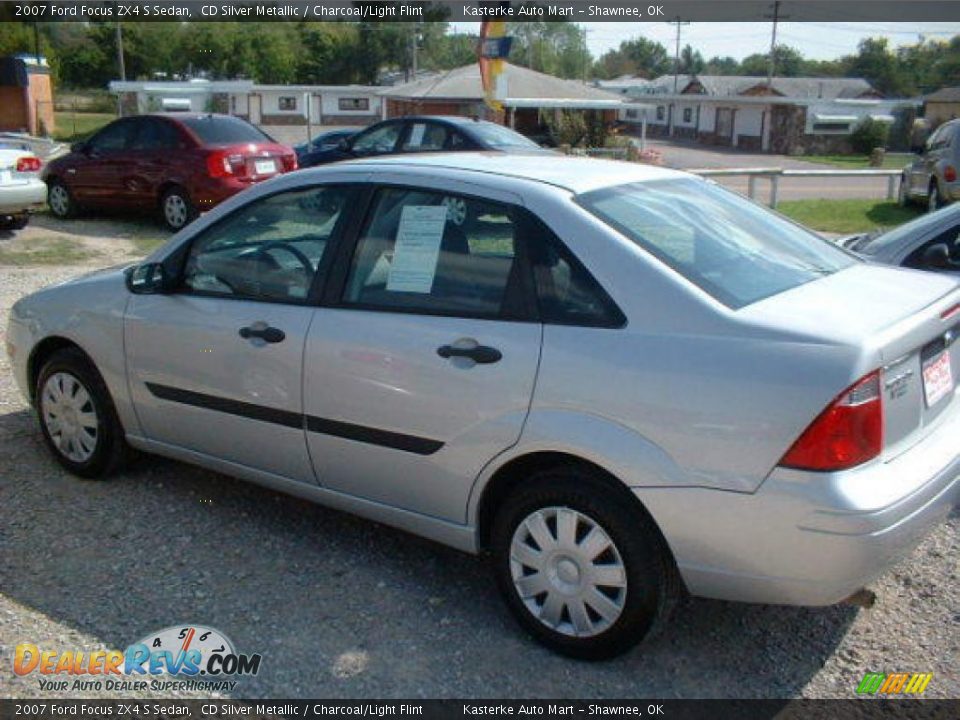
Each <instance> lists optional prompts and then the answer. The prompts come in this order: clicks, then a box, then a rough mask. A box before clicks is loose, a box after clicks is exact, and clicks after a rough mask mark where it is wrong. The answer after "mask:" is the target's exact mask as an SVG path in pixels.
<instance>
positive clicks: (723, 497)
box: [8, 154, 960, 658]
mask: <svg viewBox="0 0 960 720" xmlns="http://www.w3.org/2000/svg"><path fill="white" fill-rule="evenodd" d="M958 333H960V286H958V283H957V282H956V280H954V279H952V278H951V277H949V276H946V275H937V274H932V273H921V272H913V271H906V270H901V269H894V268H887V267H881V266H874V265H870V264H867V263H863V262H861V261H860V260H858V259H856V258H855V257H854V256H852V255H850V254H848V253H847V252H845V251H844V250H842V249H840V248H837V247H836V246H834V245H831V244H830V243H828V242H826V241H824V240H822V239H820V238H819V237H817V236H815V235H813V234H812V233H809V232H807V231H806V230H804V229H802V228H800V227H798V226H796V225H794V224H792V223H790V222H788V221H786V220H783V219H781V218H780V217H779V216H777V215H774V214H772V213H770V212H768V211H767V210H765V209H763V208H761V207H759V206H757V205H755V204H753V203H751V202H749V201H747V200H746V199H743V198H741V197H740V196H738V195H735V194H732V193H730V192H728V191H726V190H723V189H722V188H720V187H718V186H716V185H714V184H712V183H709V182H706V181H704V180H702V179H698V178H695V177H692V176H688V175H685V174H683V173H679V172H674V171H670V170H665V169H659V168H652V167H647V166H642V165H635V164H626V163H616V162H606V161H599V160H589V159H577V158H549V159H548V160H544V158H543V157H542V156H540V157H527V156H511V157H503V156H491V155H486V154H476V155H474V154H469V155H468V154H460V155H456V156H451V155H443V154H438V155H431V156H426V155H425V156H418V157H413V158H410V157H392V158H382V159H377V160H368V161H362V162H350V163H344V164H338V165H335V166H329V167H326V168H321V169H315V170H305V171H302V172H297V173H291V174H289V175H284V176H282V177H279V178H277V179H275V180H271V181H269V182H266V183H264V184H262V185H259V186H257V187H255V188H252V189H251V190H249V191H247V192H244V193H242V194H240V195H238V196H237V197H234V198H232V199H231V200H229V201H228V202H226V203H224V204H223V205H222V206H220V207H218V208H217V209H215V210H214V211H212V212H210V213H208V214H207V215H205V216H203V217H202V218H200V219H199V220H197V221H196V222H194V223H193V224H191V225H190V226H188V227H187V228H185V229H184V230H182V231H181V232H180V233H178V234H177V235H176V236H174V237H173V238H172V239H171V240H170V242H169V243H168V244H167V245H166V246H165V247H163V248H162V249H160V250H158V251H156V252H155V253H154V254H153V255H152V256H151V257H150V258H148V260H147V261H146V262H145V263H143V264H141V265H139V266H137V267H134V268H129V269H127V270H126V271H123V270H120V269H112V270H106V271H102V272H100V273H97V274H93V275H89V276H86V277H83V278H80V279H77V280H74V281H72V282H69V283H66V284H63V285H59V286H57V287H53V288H48V289H45V290H42V291H40V292H38V293H35V294H33V295H30V296H28V297H26V298H23V299H22V300H20V301H19V302H17V303H16V304H15V305H14V307H13V309H12V311H11V317H10V325H9V335H8V352H9V353H10V355H11V358H12V366H13V367H14V369H15V373H16V379H17V382H18V384H19V386H20V388H21V389H22V391H23V394H24V395H25V396H26V397H27V398H29V400H30V402H31V403H32V404H33V405H34V407H35V408H36V409H37V413H38V415H39V419H40V429H41V431H42V432H43V435H44V437H45V439H46V441H47V443H48V445H49V446H50V448H51V451H52V452H53V454H54V455H55V456H56V457H57V459H58V460H59V461H60V462H61V463H62V464H63V465H64V466H65V467H66V468H68V469H69V470H71V471H72V472H74V473H76V474H78V475H80V476H83V477H102V476H104V475H106V474H108V473H109V472H110V471H112V470H114V469H116V468H117V467H119V464H120V462H121V461H122V459H123V457H124V452H125V449H126V448H127V446H133V447H134V448H137V449H139V450H142V451H147V452H151V453H157V454H160V455H165V456H168V457H171V458H176V459H180V460H183V461H186V462H191V463H195V464H198V465H202V466H204V467H207V468H211V469H214V470H218V471H221V472H224V473H228V474H231V475H234V476H236V477H240V478H244V479H247V480H251V481H254V482H258V483H262V484H264V485H267V486H269V487H272V488H276V489H278V490H282V491H284V492H289V493H293V494H296V495H299V496H302V497H305V498H309V499H311V500H314V501H316V502H319V503H323V504H326V505H329V506H332V507H335V508H340V509H343V510H346V511H349V512H353V513H356V514H359V515H363V516H366V517H368V518H372V519H374V520H377V521H380V522H383V523H387V524H390V525H393V526H396V527H399V528H403V529H405V530H408V531H410V532H413V533H417V534H419V535H422V536H425V537H428V538H432V539H434V540H436V541H439V542H442V543H445V544H447V545H450V546H453V547H455V548H459V549H461V550H463V551H466V552H472V553H477V552H482V553H487V554H489V555H490V556H491V563H492V565H493V569H494V574H495V577H496V581H497V583H498V585H499V587H500V589H501V591H502V593H503V596H504V598H505V600H506V603H507V605H508V606H509V607H510V609H511V610H512V611H513V612H514V614H515V615H516V617H517V618H518V620H519V621H520V623H521V624H522V625H523V626H524V627H525V628H526V629H527V630H528V631H529V632H530V633H531V634H532V635H534V636H535V637H537V638H538V639H539V640H541V641H542V642H544V643H546V644H547V645H549V646H550V647H552V648H554V649H556V650H558V651H560V652H563V653H567V654H570V655H573V656H577V657H585V658H601V657H608V656H611V655H614V654H616V653H618V652H622V651H624V650H626V649H627V648H629V647H630V646H632V645H633V644H634V643H636V642H637V641H638V640H639V639H641V638H642V637H644V636H645V635H646V634H647V633H648V632H649V631H650V630H651V628H652V627H653V626H654V625H655V623H656V622H657V621H658V620H660V619H663V618H664V617H666V616H667V615H668V613H669V610H670V608H671V606H672V604H673V602H674V601H675V600H676V599H677V597H678V595H679V594H680V593H681V592H682V591H683V590H684V589H685V590H687V591H689V592H690V593H693V594H695V595H701V596H706V597H713V598H723V599H729V600H739V601H747V602H762V603H785V604H802V605H826V604H830V603H835V602H838V601H840V600H843V599H844V598H846V597H847V596H849V595H850V594H852V593H853V592H855V591H857V590H859V589H860V588H861V587H862V586H863V585H864V584H865V583H868V582H870V581H871V580H872V579H874V578H875V577H877V575H878V574H880V573H882V572H884V571H885V570H887V569H888V568H890V567H891V566H892V565H893V564H894V563H896V562H897V561H898V560H899V559H900V558H901V557H903V556H904V555H905V554H906V553H909V552H910V551H911V549H912V548H913V547H915V546H916V545H917V543H919V542H920V540H921V539H922V538H923V537H924V536H925V534H926V533H927V532H928V531H929V530H930V529H931V527H932V526H933V525H935V524H936V523H937V522H938V521H940V520H941V519H942V518H944V516H945V515H946V514H947V513H948V512H949V511H950V509H951V507H952V506H953V504H954V503H955V502H956V500H957V496H958V488H960V479H958V478H960V443H958V441H957V438H958V436H960V401H958V400H957V391H956V383H955V378H956V377H957V373H958V370H960V343H956V342H955V339H956V337H957V335H958Z"/></svg>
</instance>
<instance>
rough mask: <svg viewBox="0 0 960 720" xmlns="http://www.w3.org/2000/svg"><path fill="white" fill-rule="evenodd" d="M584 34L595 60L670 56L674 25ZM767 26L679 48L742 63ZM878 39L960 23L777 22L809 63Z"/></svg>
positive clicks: (691, 36) (941, 32)
mask: <svg viewBox="0 0 960 720" xmlns="http://www.w3.org/2000/svg"><path fill="white" fill-rule="evenodd" d="M577 24H578V25H580V26H581V27H583V28H585V29H586V30H587V46H588V47H589V48H590V52H591V53H593V56H594V57H599V56H600V55H602V54H603V53H605V52H606V51H607V50H612V49H616V48H617V47H618V46H619V45H620V43H621V42H623V41H624V40H630V39H631V38H635V37H637V36H643V37H646V38H649V39H651V40H656V41H657V42H659V43H662V44H663V45H664V46H666V47H667V49H668V50H670V51H671V53H672V52H673V49H674V47H675V43H676V32H677V31H676V27H674V26H671V25H668V24H667V23H577ZM451 25H453V26H454V27H455V28H456V30H457V31H458V32H469V33H479V32H480V23H478V22H457V23H451ZM770 31H771V23H768V22H767V23H749V22H740V23H708V22H701V23H690V24H689V25H684V26H683V27H682V28H681V36H680V46H681V47H683V46H684V45H686V44H687V43H690V45H692V46H693V47H694V49H696V50H699V51H700V52H701V53H702V54H703V57H704V58H705V59H707V60H709V59H710V58H711V57H713V56H715V55H720V56H721V57H722V56H727V55H730V56H732V57H734V58H736V59H737V60H742V59H743V58H745V57H746V56H747V55H753V54H754V53H766V52H769V51H770ZM878 35H882V36H883V37H887V38H889V39H890V45H891V46H892V47H896V46H898V45H913V44H915V43H916V42H917V40H918V38H919V36H920V35H925V36H926V37H927V38H931V39H932V38H937V39H941V40H947V39H949V38H950V37H952V36H953V35H960V23H944V22H939V23H918V22H911V23H893V22H885V23H858V22H845V23H829V22H822V23H821V22H804V23H791V22H789V21H788V22H781V23H780V24H779V25H778V26H777V44H781V45H789V46H791V47H793V48H796V49H797V50H799V51H800V52H801V53H802V54H803V55H804V57H807V58H810V59H812V60H832V59H834V58H838V57H841V56H842V55H852V54H854V53H855V52H856V51H857V44H858V43H859V42H860V41H861V40H862V39H864V38H867V37H876V36H878Z"/></svg>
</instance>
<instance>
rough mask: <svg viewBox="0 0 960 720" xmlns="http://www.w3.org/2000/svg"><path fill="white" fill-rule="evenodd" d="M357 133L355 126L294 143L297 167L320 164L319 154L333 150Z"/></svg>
mask: <svg viewBox="0 0 960 720" xmlns="http://www.w3.org/2000/svg"><path fill="white" fill-rule="evenodd" d="M356 134H357V130H356V129H354V128H348V129H346V130H331V131H330V132H325V133H321V134H320V135H317V136H316V137H315V138H313V139H312V140H311V141H310V142H308V143H301V144H300V145H294V146H293V150H294V152H296V153H297V167H302V168H303V167H310V166H311V165H319V164H320V163H319V162H317V161H316V157H317V156H318V154H320V153H324V152H327V151H328V150H332V149H333V148H335V147H337V145H339V144H340V143H341V142H342V141H344V140H349V139H350V138H352V137H353V136H354V135H356Z"/></svg>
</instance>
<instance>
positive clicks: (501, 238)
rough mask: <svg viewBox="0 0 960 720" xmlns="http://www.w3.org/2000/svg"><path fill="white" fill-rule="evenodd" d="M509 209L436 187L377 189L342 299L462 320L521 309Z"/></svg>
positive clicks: (505, 314) (506, 314) (510, 313)
mask: <svg viewBox="0 0 960 720" xmlns="http://www.w3.org/2000/svg"><path fill="white" fill-rule="evenodd" d="M516 235H517V226H516V224H515V223H514V219H513V214H512V211H511V209H510V208H508V207H507V206H505V205H500V204H498V203H493V202H488V201H486V200H480V199H476V198H469V197H464V196H457V195H446V194H444V193H439V192H435V191H426V190H409V189H388V190H381V191H380V192H379V193H378V195H377V197H376V200H375V204H374V210H373V213H372V215H371V216H370V219H369V220H368V222H367V224H366V226H365V227H364V230H363V232H362V234H361V236H360V240H359V242H358V244H357V249H356V253H355V256H354V259H353V265H352V268H351V271H350V276H349V278H348V280H347V287H346V291H345V297H344V298H343V299H344V301H345V302H346V303H348V304H355V305H359V306H363V307H367V308H371V309H382V310H394V311H400V312H422V313H427V314H440V315H462V316H467V317H489V318H496V317H511V316H516V315H517V314H518V313H520V312H522V310H521V309H519V308H521V307H522V300H518V296H520V297H522V296H521V295H520V284H521V283H520V276H519V272H520V269H519V265H518V262H519V261H518V259H517V257H516V253H515V248H516Z"/></svg>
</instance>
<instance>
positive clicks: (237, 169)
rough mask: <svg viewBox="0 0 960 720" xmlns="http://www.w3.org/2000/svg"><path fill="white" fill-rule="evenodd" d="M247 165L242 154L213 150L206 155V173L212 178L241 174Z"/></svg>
mask: <svg viewBox="0 0 960 720" xmlns="http://www.w3.org/2000/svg"><path fill="white" fill-rule="evenodd" d="M246 169H247V165H246V162H245V161H244V158H243V155H239V154H236V153H225V152H215V153H210V154H209V155H207V173H208V174H209V175H210V177H212V178H222V177H231V176H233V175H243V174H244V173H245V172H246Z"/></svg>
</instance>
